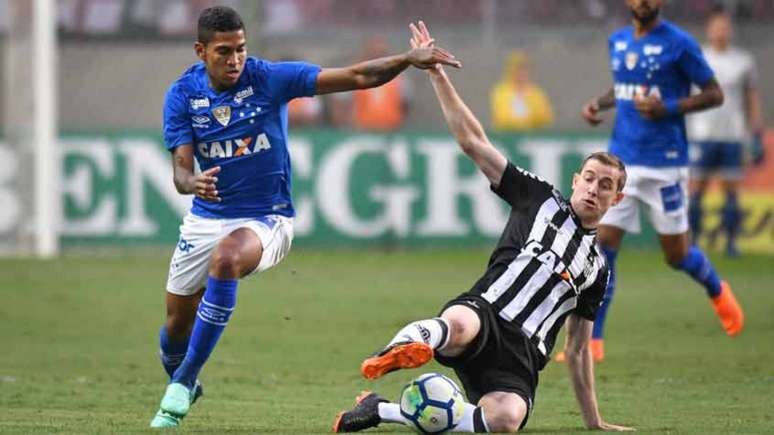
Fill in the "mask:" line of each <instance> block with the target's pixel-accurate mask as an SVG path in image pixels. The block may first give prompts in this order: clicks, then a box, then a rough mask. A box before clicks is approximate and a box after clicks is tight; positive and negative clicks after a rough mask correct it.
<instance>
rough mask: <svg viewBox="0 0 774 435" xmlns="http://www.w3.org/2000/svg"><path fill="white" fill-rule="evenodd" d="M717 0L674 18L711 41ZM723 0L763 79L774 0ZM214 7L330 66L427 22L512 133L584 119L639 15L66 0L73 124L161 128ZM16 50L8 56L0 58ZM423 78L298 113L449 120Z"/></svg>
mask: <svg viewBox="0 0 774 435" xmlns="http://www.w3.org/2000/svg"><path fill="white" fill-rule="evenodd" d="M717 3H718V1H717V0H679V1H677V0H671V1H670V0H668V1H667V3H666V6H665V8H664V9H665V11H664V16H665V17H666V18H668V19H670V20H672V21H674V22H676V23H678V24H679V25H681V26H684V27H685V28H687V29H688V30H689V31H691V32H692V33H693V34H694V35H695V36H697V38H698V39H699V40H702V41H703V38H704V29H703V22H704V20H705V18H706V17H707V15H708V14H709V12H710V10H711V9H712V7H713V6H714V5H716V4H717ZM720 3H722V4H723V5H724V6H725V7H726V9H727V10H728V11H730V12H731V14H732V16H733V17H734V19H735V22H736V30H737V31H736V35H735V41H736V43H738V44H739V45H741V46H742V47H745V48H748V49H749V50H750V51H751V52H752V53H753V55H754V56H756V57H757V59H758V62H759V70H760V76H761V77H766V76H767V75H770V74H771V73H772V72H774V33H772V32H771V31H770V29H771V27H772V25H774V0H725V1H722V0H721V1H720ZM12 4H13V6H14V7H11V5H12ZM30 4H31V2H29V1H27V0H0V42H2V40H3V39H7V37H8V36H9V34H10V32H12V30H13V26H14V25H17V24H18V23H19V22H23V20H18V19H16V20H14V18H13V14H14V13H16V14H19V13H23V10H24V8H25V6H24V5H27V6H26V7H27V8H29V5H30ZM214 4H224V5H228V6H232V7H234V8H235V9H237V10H239V11H240V13H241V14H242V16H243V17H244V19H245V22H246V24H247V36H248V46H249V53H250V54H251V55H255V56H259V57H264V58H268V59H271V60H306V61H310V62H313V63H318V64H320V65H323V66H342V65H347V64H350V63H354V62H357V61H359V60H363V59H366V58H369V57H374V56H379V55H386V54H392V53H397V52H400V51H403V50H405V49H406V48H407V38H408V33H407V28H406V26H407V24H408V23H409V22H410V21H412V20H417V19H424V20H425V21H427V22H428V24H429V25H430V26H431V29H432V30H433V33H434V35H436V37H437V39H438V42H439V44H441V45H443V46H445V47H447V48H449V49H450V50H451V51H453V52H454V53H455V54H456V55H457V56H458V57H459V58H460V59H462V60H463V62H464V64H465V68H464V69H463V70H462V71H458V72H455V75H456V77H457V78H456V82H457V83H458V87H459V88H460V89H461V90H462V92H463V96H465V97H466V99H467V101H469V104H470V105H471V107H472V109H473V110H474V112H476V113H478V114H480V116H481V117H482V119H484V120H486V121H487V122H488V125H487V126H488V127H489V128H493V129H497V130H504V131H524V130H536V129H537V130H545V129H552V130H560V131H577V130H581V129H585V128H586V127H585V126H584V125H583V124H582V123H581V122H580V118H579V116H578V109H579V107H580V105H581V104H582V103H583V102H584V101H585V100H586V99H587V98H589V97H590V96H591V95H596V94H598V93H600V92H602V91H603V90H604V89H606V88H607V87H609V85H610V77H609V71H608V70H607V68H606V60H605V59H606V57H607V52H606V51H607V46H606V41H607V35H608V34H609V32H610V31H612V30H613V29H615V28H617V27H619V26H621V25H624V24H626V23H627V22H628V17H629V15H628V14H629V12H628V8H627V6H626V5H625V2H624V1H623V0H577V1H568V0H541V1H528V0H423V1H416V0H263V1H253V0H57V1H56V5H57V23H58V29H59V38H60V39H59V41H60V42H59V44H60V53H59V58H60V72H59V75H60V77H61V82H60V89H61V99H62V100H65V101H69V102H73V103H77V104H79V105H80V106H81V107H90V108H91V109H92V110H91V112H90V113H85V112H84V111H61V112H62V113H61V116H62V118H61V120H60V126H61V128H62V129H63V130H81V129H86V130H90V129H94V128H110V129H124V128H132V129H135V128H141V129H151V130H154V129H158V128H159V127H160V117H159V116H158V111H157V110H156V108H157V107H161V100H162V96H163V93H164V91H165V86H166V84H168V83H169V82H170V81H171V80H173V79H174V77H176V76H177V75H179V74H180V72H182V70H183V69H184V68H185V67H186V66H187V65H188V64H190V62H191V61H193V60H194V57H193V52H192V50H191V43H192V41H193V39H194V38H195V27H196V18H197V16H198V13H199V11H201V10H202V9H203V8H206V7H208V6H212V5H214ZM0 54H2V44H0ZM149 58H150V59H152V62H149V61H148V59H149ZM6 60H7V57H6V56H0V66H2V63H3V62H4V61H6ZM6 71H7V69H6ZM3 74H8V73H7V72H6V73H4V72H3V71H0V82H2V79H3ZM21 75H22V76H23V75H24V74H21ZM148 77H154V80H152V81H151V80H147V78H148ZM581 83H582V85H581ZM138 84H141V85H142V87H141V88H138V87H137V85H138ZM425 85H426V83H425V82H424V80H423V77H422V75H421V73H420V72H417V71H410V72H409V73H407V74H404V75H402V76H401V77H400V79H399V80H397V81H395V82H393V83H390V84H389V85H387V86H384V87H382V88H379V89H376V90H372V91H369V92H358V93H354V94H347V95H344V96H337V97H325V98H314V99H299V100H297V101H295V102H294V103H293V104H292V105H291V107H290V117H291V122H292V123H293V124H295V125H296V126H307V127H315V128H316V127H333V128H341V129H355V130H367V131H392V130H395V129H399V128H409V129H427V128H428V126H440V125H442V123H441V121H442V120H441V119H440V115H439V113H438V111H437V110H436V107H435V104H434V101H433V97H432V92H431V91H430V89H429V87H428V86H425ZM10 86H13V85H10ZM6 92H9V91H6ZM761 93H762V97H763V101H764V106H768V107H764V109H765V110H764V113H766V114H767V115H766V116H767V119H769V120H771V119H772V115H771V114H772V113H774V107H771V106H772V102H774V85H770V84H769V83H768V82H766V81H761ZM2 97H3V90H2V89H0V98H2ZM112 101H122V102H124V103H125V104H124V105H122V106H121V107H115V105H110V106H109V105H108V104H107V102H112ZM103 104H104V105H103ZM137 106H145V107H148V108H151V109H152V110H148V111H142V112H138V111H137V110H136V107H137ZM374 107H379V110H380V112H381V113H382V116H381V117H380V118H379V119H375V118H374V117H373V116H372V114H373V112H374V109H373V108H374ZM2 112H3V109H0V116H2ZM769 124H771V122H770V123H769Z"/></svg>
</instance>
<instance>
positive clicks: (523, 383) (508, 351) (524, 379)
mask: <svg viewBox="0 0 774 435" xmlns="http://www.w3.org/2000/svg"><path fill="white" fill-rule="evenodd" d="M453 305H463V306H466V307H468V308H470V309H472V310H473V311H475V312H476V313H477V314H478V317H479V319H480V320H481V330H480V331H479V333H478V336H477V337H476V338H475V340H474V341H473V343H471V345H470V346H469V347H468V349H467V350H466V351H465V352H464V353H463V354H462V355H460V356H457V357H445V356H443V355H439V354H438V353H436V356H435V359H436V360H437V361H438V362H439V363H440V364H442V365H445V366H447V367H451V368H453V369H454V371H455V373H456V374H457V377H459V379H460V381H461V382H462V386H463V387H464V389H465V394H466V395H467V397H468V400H469V401H470V403H473V404H477V403H478V401H479V400H480V399H481V397H482V396H483V395H485V394H487V393H491V392H493V391H503V392H508V393H516V394H518V395H519V396H520V397H521V398H522V399H524V402H526V403H527V415H526V416H525V417H524V421H523V422H522V423H521V427H522V428H523V427H524V426H525V425H526V423H527V419H528V418H529V416H530V414H532V405H533V402H534V400H535V391H536V389H537V384H538V370H539V369H538V367H542V366H541V363H540V360H539V355H538V351H537V349H536V348H535V345H534V344H532V342H530V341H529V338H527V337H526V336H525V335H524V334H523V333H522V332H521V330H519V329H517V328H515V327H513V326H511V325H509V324H508V323H507V322H506V321H505V320H503V319H500V317H498V316H497V314H496V313H495V312H494V310H493V309H492V306H491V305H490V304H489V302H487V301H486V300H485V299H483V298H481V297H480V296H478V295H472V294H468V293H463V294H462V295H460V296H459V297H457V298H456V299H453V300H451V301H450V302H449V303H447V304H446V305H445V306H444V307H443V310H445V309H447V308H449V307H451V306H453ZM443 310H441V312H443Z"/></svg>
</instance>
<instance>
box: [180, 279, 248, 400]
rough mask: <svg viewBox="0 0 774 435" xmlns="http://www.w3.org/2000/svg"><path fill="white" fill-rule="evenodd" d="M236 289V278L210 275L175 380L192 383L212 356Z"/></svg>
mask: <svg viewBox="0 0 774 435" xmlns="http://www.w3.org/2000/svg"><path fill="white" fill-rule="evenodd" d="M236 292H237V280H235V279H217V278H213V277H211V276H210V277H209V278H208V279H207V290H205V291H204V297H202V301H201V303H200V304H199V310H198V311H197V313H196V321H195V322H194V327H193V331H192V332H191V342H190V343H189V344H188V351H187V352H186V355H185V359H183V363H182V364H180V367H178V369H177V370H175V373H174V375H172V382H178V383H181V384H183V385H186V386H188V387H189V388H192V387H193V385H194V382H196V377H197V376H198V375H199V371H200V370H201V369H202V366H204V363H205V362H206V361H207V359H208V358H209V357H210V354H211V353H212V350H213V349H214V348H215V345H216V344H217V343H218V339H219V338H220V335H221V334H222V333H223V330H224V329H225V328H226V324H228V320H229V318H231V314H232V313H233V312H234V307H235V306H236Z"/></svg>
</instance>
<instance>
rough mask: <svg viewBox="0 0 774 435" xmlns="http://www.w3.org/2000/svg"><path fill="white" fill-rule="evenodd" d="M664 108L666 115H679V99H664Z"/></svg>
mask: <svg viewBox="0 0 774 435" xmlns="http://www.w3.org/2000/svg"><path fill="white" fill-rule="evenodd" d="M664 108H665V109H666V113H667V115H670V116H673V115H679V114H680V100H678V99H676V98H674V99H669V100H664Z"/></svg>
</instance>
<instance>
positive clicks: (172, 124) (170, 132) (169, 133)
mask: <svg viewBox="0 0 774 435" xmlns="http://www.w3.org/2000/svg"><path fill="white" fill-rule="evenodd" d="M163 130H164V145H166V147H167V149H168V150H170V151H172V150H173V149H175V148H177V147H179V146H180V145H185V144H190V143H193V128H192V127H191V121H190V120H189V119H188V105H187V100H186V98H185V95H184V94H183V93H182V92H180V90H179V88H178V87H177V86H172V87H171V88H170V89H169V91H168V92H167V95H166V97H165V98H164V127H163Z"/></svg>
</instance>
